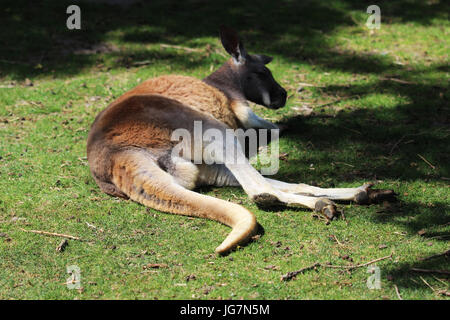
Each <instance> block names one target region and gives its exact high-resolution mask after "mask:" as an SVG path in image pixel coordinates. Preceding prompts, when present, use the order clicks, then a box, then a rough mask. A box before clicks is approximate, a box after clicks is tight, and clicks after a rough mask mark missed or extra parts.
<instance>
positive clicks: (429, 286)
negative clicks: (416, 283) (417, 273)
mask: <svg viewBox="0 0 450 320" xmlns="http://www.w3.org/2000/svg"><path fill="white" fill-rule="evenodd" d="M419 278H420V279H422V281H423V282H424V283H425V284H426V285H427V286H428V288H430V289H431V290H433V292H435V291H436V290H434V288H433V287H432V286H430V284H429V283H428V282H426V281H425V279H424V278H422V277H419Z"/></svg>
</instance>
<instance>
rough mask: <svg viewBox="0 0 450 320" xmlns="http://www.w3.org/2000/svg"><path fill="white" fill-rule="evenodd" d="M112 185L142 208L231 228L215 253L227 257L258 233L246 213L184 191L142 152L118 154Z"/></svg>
mask: <svg viewBox="0 0 450 320" xmlns="http://www.w3.org/2000/svg"><path fill="white" fill-rule="evenodd" d="M183 165H184V164H183ZM177 180H178V182H177ZM112 181H113V183H114V184H115V185H116V186H117V187H118V188H119V189H120V190H121V191H122V192H123V193H125V194H126V195H127V196H128V197H130V199H132V200H134V201H136V202H139V203H141V204H143V205H145V206H148V207H151V208H154V209H157V210H160V211H163V212H168V213H174V214H181V215H187V216H193V217H201V218H207V219H211V220H216V221H219V222H221V223H223V224H226V225H228V226H230V227H232V231H231V232H230V234H229V235H228V236H227V238H226V239H225V240H224V241H223V242H222V244H221V245H220V246H218V247H217V248H216V252H217V253H221V254H223V253H226V252H228V251H230V250H231V249H233V248H234V247H236V246H237V245H239V244H242V243H244V242H246V241H248V239H249V238H250V237H251V236H252V235H253V234H254V232H255V231H256V229H257V223H256V218H255V216H254V215H253V214H252V213H251V212H249V211H248V210H247V209H245V208H243V207H241V206H239V205H237V204H234V203H230V202H227V201H224V200H221V199H216V198H213V197H210V196H206V195H201V194H199V193H196V192H193V191H191V190H188V189H186V188H185V187H184V186H182V185H181V184H180V183H179V181H180V180H179V179H177V178H176V177H174V176H172V175H171V174H170V173H168V172H166V171H164V170H163V169H161V167H160V166H159V165H158V164H157V162H156V161H155V160H154V159H153V157H151V155H150V154H149V153H148V152H147V151H145V150H128V151H122V152H119V153H117V154H116V155H115V156H114V165H113V177H112Z"/></svg>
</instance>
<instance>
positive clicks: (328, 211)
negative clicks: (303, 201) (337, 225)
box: [314, 198, 338, 220]
mask: <svg viewBox="0 0 450 320" xmlns="http://www.w3.org/2000/svg"><path fill="white" fill-rule="evenodd" d="M314 210H315V211H316V212H319V213H320V214H322V215H323V216H324V217H325V218H327V219H328V220H335V219H337V217H338V211H337V209H336V204H334V202H333V201H331V200H329V199H325V198H323V199H319V200H318V201H317V202H316V205H315V208H314Z"/></svg>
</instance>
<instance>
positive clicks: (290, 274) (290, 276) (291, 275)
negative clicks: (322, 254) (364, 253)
mask: <svg viewBox="0 0 450 320" xmlns="http://www.w3.org/2000/svg"><path fill="white" fill-rule="evenodd" d="M320 266H321V264H320V263H319V262H316V263H314V264H312V265H310V266H309V267H304V268H301V269H300V270H297V271H291V272H288V273H286V274H285V275H284V276H282V277H281V281H289V280H291V279H293V278H295V276H297V275H298V274H300V273H302V272H304V271H307V270H311V269H314V268H315V267H320Z"/></svg>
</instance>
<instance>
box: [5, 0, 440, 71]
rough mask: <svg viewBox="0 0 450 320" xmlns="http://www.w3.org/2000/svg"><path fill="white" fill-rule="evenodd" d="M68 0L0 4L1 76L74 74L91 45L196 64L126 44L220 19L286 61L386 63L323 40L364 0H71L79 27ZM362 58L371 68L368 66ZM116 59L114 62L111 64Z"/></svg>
mask: <svg viewBox="0 0 450 320" xmlns="http://www.w3.org/2000/svg"><path fill="white" fill-rule="evenodd" d="M72 2H73V1H50V0H47V1H40V2H38V3H36V4H33V5H30V4H29V2H28V1H25V0H17V1H14V2H11V1H9V2H7V3H6V4H4V5H3V6H2V10H1V11H0V19H1V20H2V24H3V28H4V30H8V31H7V32H3V33H2V34H1V35H0V76H5V75H9V76H11V77H12V78H14V79H15V80H23V79H25V78H32V77H35V76H38V75H43V74H52V75H54V76H55V77H64V76H70V75H74V74H77V73H79V72H81V71H82V70H84V69H85V68H86V67H92V66H95V65H96V64H98V63H99V60H98V59H97V58H98V55H97V54H96V52H97V51H99V53H104V54H105V55H106V56H108V55H111V57H112V58H115V59H116V61H119V62H120V61H122V60H123V59H127V58H130V57H133V56H134V55H136V54H137V55H139V58H141V59H155V61H158V62H159V63H165V62H166V63H175V64H177V65H184V67H185V68H195V65H192V64H191V62H192V57H191V56H190V55H186V54H185V55H182V56H176V57H166V58H167V59H164V54H162V53H161V51H158V50H154V49H142V50H139V51H138V52H137V53H136V52H135V49H133V48H131V47H130V45H131V46H133V45H146V44H157V43H161V42H162V43H169V44H170V43H172V44H179V43H181V42H192V43H193V45H194V46H198V45H199V44H198V43H196V41H197V42H198V40H199V39H200V38H203V37H212V38H217V35H218V26H220V25H221V24H227V25H230V26H234V27H235V28H236V29H238V30H239V31H240V32H241V33H242V35H243V36H244V38H245V42H246V43H247V46H248V47H249V48H252V50H255V51H261V52H264V53H267V54H276V55H279V56H282V57H284V58H285V59H288V60H291V61H292V62H296V63H303V62H304V61H310V62H311V61H314V63H315V62H316V61H322V62H323V63H324V65H323V67H331V68H338V69H339V68H342V69H343V70H351V69H353V70H354V71H355V72H383V71H385V70H387V68H390V67H391V66H390V65H389V64H386V63H381V62H380V63H378V64H370V63H369V64H366V63H364V62H365V60H367V61H368V62H370V61H371V60H373V59H381V60H383V58H382V57H376V58H374V57H370V58H369V57H355V56H352V55H344V54H339V53H336V52H334V50H333V45H332V44H330V43H329V42H328V40H327V39H328V34H330V33H332V32H333V31H334V30H335V29H336V28H338V27H341V26H354V25H355V24H356V22H355V21H354V18H353V17H352V16H351V14H350V13H349V12H350V11H351V10H353V11H361V14H362V15H364V16H366V15H367V14H366V8H367V6H368V5H370V4H372V3H371V1H356V0H340V1H338V0H335V1H282V2H278V1H269V0H261V1H237V0H232V1H225V0H221V1H214V2H208V1H206V0H190V1H183V2H182V3H180V2H179V1H170V0H161V1H142V0H141V1H136V2H135V3H133V2H132V3H131V5H129V6H125V7H124V6H117V5H109V4H107V3H105V2H107V1H87V0H86V1H78V2H77V4H78V5H79V6H80V8H81V14H82V17H81V21H82V29H81V30H68V29H67V28H66V20H67V18H68V14H66V8H67V7H68V6H69V5H70V4H72ZM114 2H116V3H119V2H120V1H114ZM125 2H127V1H125ZM380 6H381V7H382V10H383V11H382V14H383V19H384V20H385V21H390V22H414V23H419V24H425V25H426V24H429V23H430V22H431V21H432V20H433V19H435V18H445V17H446V12H448V5H445V4H444V3H443V2H438V3H431V2H430V3H425V2H423V1H414V2H411V1H396V2H395V3H393V2H392V1H383V2H382V3H381V4H380ZM358 23H359V22H358ZM111 39H117V40H119V41H120V42H121V44H124V46H121V47H120V48H118V50H110V49H108V48H106V49H105V48H102V49H100V50H96V49H98V48H100V47H101V46H100V44H102V43H103V42H104V41H109V40H111ZM200 45H201V44H200ZM80 50H81V51H83V50H84V51H86V50H88V51H89V50H90V51H92V54H86V55H74V52H77V51H80ZM329 58H332V59H330V60H332V61H334V62H333V63H332V65H331V66H327V62H326V61H327V60H329ZM161 59H162V61H161ZM355 59H356V61H355ZM355 62H356V63H355ZM366 65H369V66H370V67H369V68H368V69H367V67H365V66H366ZM120 66H121V65H120V63H118V64H113V65H112V66H111V67H112V68H115V67H120Z"/></svg>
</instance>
